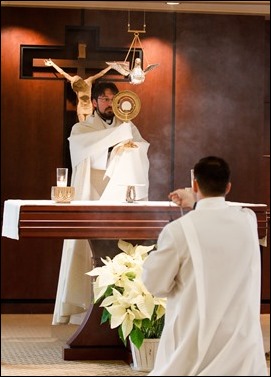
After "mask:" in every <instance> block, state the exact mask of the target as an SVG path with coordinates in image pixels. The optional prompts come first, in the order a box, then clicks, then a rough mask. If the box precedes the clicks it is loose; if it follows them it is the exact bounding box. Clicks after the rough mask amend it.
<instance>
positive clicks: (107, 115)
mask: <svg viewBox="0 0 271 377" xmlns="http://www.w3.org/2000/svg"><path fill="white" fill-rule="evenodd" d="M96 111H97V114H98V115H99V117H101V118H102V119H103V120H104V121H105V122H106V123H108V124H111V123H112V122H113V119H114V113H113V110H112V107H107V108H106V109H105V111H104V112H103V113H101V112H100V109H99V108H98V107H97V108H96Z"/></svg>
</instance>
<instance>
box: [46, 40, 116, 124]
mask: <svg viewBox="0 0 271 377" xmlns="http://www.w3.org/2000/svg"><path fill="white" fill-rule="evenodd" d="M85 48H86V45H85V44H79V46H78V58H83V59H85V58H86V52H85ZM44 64H45V65H46V66H48V67H54V68H55V70H57V72H59V73H60V74H61V75H63V76H64V77H65V78H66V79H67V80H69V81H70V83H71V87H72V89H73V91H74V92H75V93H76V96H77V116H78V119H79V121H80V122H83V121H85V120H86V118H87V116H88V115H92V113H93V106H92V102H91V89H92V84H93V82H94V81H95V80H97V79H98V78H100V77H102V76H103V75H104V74H105V73H106V72H108V71H109V70H110V69H111V67H107V68H105V69H103V70H102V71H100V72H99V73H97V74H96V75H94V76H89V77H88V78H86V79H83V78H82V77H81V76H79V75H75V76H71V75H69V74H68V73H67V72H65V71H64V70H63V69H62V68H60V67H59V66H58V65H57V64H56V63H54V62H53V61H52V60H51V59H47V60H44Z"/></svg>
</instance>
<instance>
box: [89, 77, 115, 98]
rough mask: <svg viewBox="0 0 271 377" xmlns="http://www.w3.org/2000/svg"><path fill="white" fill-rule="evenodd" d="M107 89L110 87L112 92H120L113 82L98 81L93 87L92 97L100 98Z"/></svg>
mask: <svg viewBox="0 0 271 377" xmlns="http://www.w3.org/2000/svg"><path fill="white" fill-rule="evenodd" d="M106 89H110V90H111V91H112V93H114V94H117V93H118V92H119V89H118V88H117V86H116V85H115V84H114V83H113V82H105V81H102V82H98V83H97V84H95V85H94V86H93V88H92V93H91V99H96V101H97V100H98V97H100V96H102V95H104V92H105V90H106Z"/></svg>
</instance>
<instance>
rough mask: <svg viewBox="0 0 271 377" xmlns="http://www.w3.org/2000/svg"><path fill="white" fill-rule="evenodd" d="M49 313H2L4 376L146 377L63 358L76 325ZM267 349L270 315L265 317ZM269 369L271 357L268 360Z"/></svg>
mask: <svg viewBox="0 0 271 377" xmlns="http://www.w3.org/2000/svg"><path fill="white" fill-rule="evenodd" d="M51 320H52V316H51V315H47V314H35V315H28V314H17V315H13V314H4V315H2V316H1V330H2V331H1V376H146V375H147V373H146V372H138V371H134V370H132V368H131V367H130V366H129V365H128V364H126V363H124V362H122V361H64V360H63V358H62V346H63V345H64V344H65V341H66V340H67V339H68V338H69V337H70V335H72V334H73V333H74V331H75V329H76V326H72V325H68V326H67V325H63V326H52V325H51ZM262 328H263V334H264V345H265V350H266V352H267V351H269V350H270V315H269V314H268V315H263V316H262ZM267 365H268V367H269V372H270V360H269V361H267ZM269 375H270V373H269Z"/></svg>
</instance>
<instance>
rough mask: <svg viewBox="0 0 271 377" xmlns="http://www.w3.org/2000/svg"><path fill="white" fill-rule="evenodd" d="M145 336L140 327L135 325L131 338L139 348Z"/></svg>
mask: <svg viewBox="0 0 271 377" xmlns="http://www.w3.org/2000/svg"><path fill="white" fill-rule="evenodd" d="M144 338H145V337H144V334H143V332H142V331H141V330H140V329H139V328H138V327H134V328H133V330H132V331H131V333H130V339H131V341H132V342H133V343H134V345H135V346H136V347H137V348H138V349H139V348H140V347H141V345H142V343H143V340H144Z"/></svg>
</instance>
